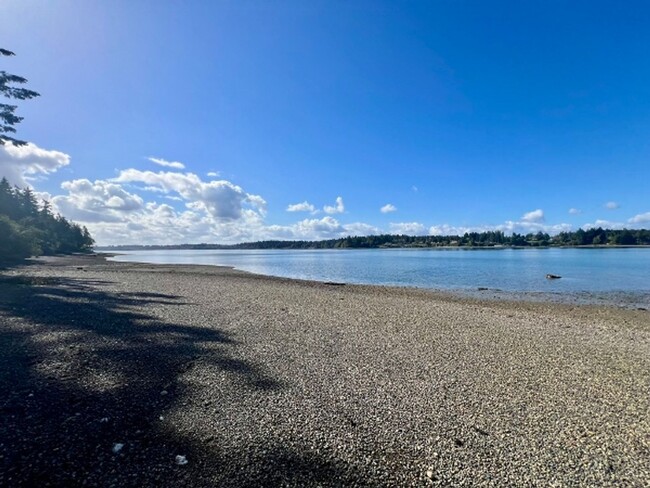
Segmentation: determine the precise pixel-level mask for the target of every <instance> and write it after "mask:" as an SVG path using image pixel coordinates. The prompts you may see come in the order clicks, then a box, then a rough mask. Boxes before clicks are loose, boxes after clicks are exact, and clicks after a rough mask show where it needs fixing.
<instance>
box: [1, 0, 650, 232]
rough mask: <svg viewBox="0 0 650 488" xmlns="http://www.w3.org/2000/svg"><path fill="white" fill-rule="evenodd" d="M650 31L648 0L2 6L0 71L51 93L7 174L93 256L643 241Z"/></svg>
mask: <svg viewBox="0 0 650 488" xmlns="http://www.w3.org/2000/svg"><path fill="white" fill-rule="evenodd" d="M648 25H650V4H648V3H647V2H626V3H625V4H621V3H620V2H599V1H588V2H587V1H585V2H579V1H574V2H565V1H562V2H554V1H545V2H533V1H530V2H527V1H523V2H522V1H516V2H482V1H475V2H469V1H439V2H433V1H427V2H379V1H373V2H363V1H354V2H335V1H326V2H319V1H312V2H310V1H306V2H305V1H296V2H289V1H270V2H269V1H264V2H262V1H260V2H252V1H250V2H249V1H240V2H209V1H187V2H158V1H145V0H138V1H119V0H114V1H113V0H112V1H104V2H99V1H94V2H87V1H82V0H77V1H67V0H57V1H56V2H45V1H35V0H4V1H3V2H2V4H0V33H1V34H0V46H1V47H3V48H5V49H10V50H12V51H14V52H15V53H16V56H15V57H12V58H0V63H1V66H0V69H2V70H6V71H8V72H10V73H15V74H20V75H22V76H25V77H26V78H28V79H29V87H30V88H32V89H34V90H37V91H39V92H40V93H41V95H42V96H41V97H40V98H37V99H35V100H31V101H27V102H22V103H20V107H19V109H18V111H19V114H20V115H22V116H24V117H25V120H24V121H23V123H22V124H21V125H20V126H19V133H18V135H19V136H20V137H22V138H24V139H27V140H29V141H31V142H32V143H33V145H31V146H29V147H27V148H7V147H5V148H4V149H0V172H2V173H3V174H4V175H5V176H8V177H9V178H10V179H11V180H13V182H14V183H18V184H25V183H28V184H30V185H32V186H33V187H34V188H35V190H37V191H38V192H39V194H41V195H42V196H44V197H46V198H48V199H50V200H52V201H53V203H54V204H55V207H56V209H58V210H59V211H60V212H61V213H63V214H64V215H66V216H67V217H69V218H71V219H73V220H77V221H79V222H81V223H84V224H86V225H88V227H89V228H90V229H91V231H92V232H93V234H94V235H95V236H96V238H97V240H98V242H99V243H100V244H114V243H131V242H137V243H173V242H199V241H201V242H237V241H243V240H257V239H267V238H280V239H318V238H329V237H338V236H344V235H348V234H369V233H377V232H405V233H410V234H415V233H418V234H427V233H449V232H451V233H456V232H464V231H465V230H486V229H502V230H504V231H506V232H510V231H517V232H527V231H537V230H545V231H548V232H551V233H554V232H558V231H560V230H564V229H566V230H569V229H573V230H575V229H577V228H579V227H583V226H591V225H603V226H606V227H619V228H620V227H630V228H632V227H637V228H638V227H646V228H647V227H650V198H649V197H648V194H649V187H650V137H649V136H650V56H648V49H649V47H650V29H648ZM149 158H153V160H152V159H149ZM154 160H155V161H157V162H155V161H154ZM165 162H167V163H173V162H175V163H179V164H175V165H172V166H169V165H167V166H163V165H161V164H160V163H165ZM337 199H338V200H337ZM299 204H303V205H299ZM382 208H383V209H384V211H383V212H382V211H381V209H382ZM289 209H292V210H294V211H288V210H289Z"/></svg>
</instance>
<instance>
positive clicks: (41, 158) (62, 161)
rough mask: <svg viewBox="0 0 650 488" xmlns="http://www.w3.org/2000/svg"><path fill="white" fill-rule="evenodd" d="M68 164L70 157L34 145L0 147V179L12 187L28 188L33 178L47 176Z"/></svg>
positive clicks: (9, 144) (6, 145)
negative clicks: (3, 178)
mask: <svg viewBox="0 0 650 488" xmlns="http://www.w3.org/2000/svg"><path fill="white" fill-rule="evenodd" d="M68 164H70V156H68V155H67V154H65V153H63V152H60V151H53V150H47V149H42V148H40V147H38V146H37V145H36V144H32V143H31V142H30V143H29V144H26V145H24V146H14V145H13V144H11V143H8V144H5V145H0V177H3V176H4V177H5V178H7V180H8V181H9V183H11V184H12V185H18V186H20V187H25V186H28V181H29V180H30V179H33V177H34V176H41V175H48V174H51V173H54V172H56V171H57V170H59V169H61V168H62V167H64V166H67V165H68Z"/></svg>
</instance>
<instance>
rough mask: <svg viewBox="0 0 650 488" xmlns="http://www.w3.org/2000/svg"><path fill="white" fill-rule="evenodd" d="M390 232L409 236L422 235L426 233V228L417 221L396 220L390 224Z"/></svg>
mask: <svg viewBox="0 0 650 488" xmlns="http://www.w3.org/2000/svg"><path fill="white" fill-rule="evenodd" d="M390 233H391V234H405V235H410V236H414V235H424V234H426V233H427V229H426V227H425V226H424V225H423V224H421V223H419V222H398V223H391V224H390Z"/></svg>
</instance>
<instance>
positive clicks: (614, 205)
mask: <svg viewBox="0 0 650 488" xmlns="http://www.w3.org/2000/svg"><path fill="white" fill-rule="evenodd" d="M604 207H605V208H606V209H607V210H616V209H617V208H619V207H620V205H619V204H618V203H617V202H607V203H606V204H605V205H604Z"/></svg>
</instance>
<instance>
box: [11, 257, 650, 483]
mask: <svg viewBox="0 0 650 488" xmlns="http://www.w3.org/2000/svg"><path fill="white" fill-rule="evenodd" d="M0 387H1V391H2V395H1V397H0V486H12V487H21V486H115V487H118V486H119V487H123V486H137V487H147V486H193V487H209V486H224V487H230V486H232V487H241V486H264V487H274V486H296V487H299V486H300V487H303V486H306V487H311V486H314V487H315V486H371V487H395V486H423V487H426V486H494V487H502V486H571V487H582V486H584V487H592V486H601V487H607V486H612V487H614V486H616V487H620V486H629V487H646V486H650V312H649V311H648V310H645V309H630V308H629V307H628V308H619V307H615V306H599V305H580V304H577V305H576V304H562V303H544V302H541V303H533V302H527V301H513V300H489V301H487V300H481V299H480V298H478V297H460V296H455V295H452V294H448V293H440V292H432V291H426V290H418V289H409V288H391V287H380V286H362V285H348V284H341V283H319V282H309V281H300V280H289V279H282V278H273V277H266V276H260V275H254V274H250V273H245V272H240V271H236V270H233V269H230V268H222V267H213V266H191V265H187V266H186V265H147V264H135V263H118V262H108V261H106V260H105V259H104V257H102V256H101V255H92V256H74V257H57V258H48V259H41V260H37V261H34V262H31V263H30V264H27V265H23V266H18V267H10V268H5V269H3V270H1V271H0Z"/></svg>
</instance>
